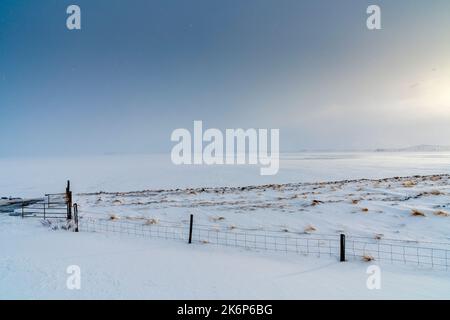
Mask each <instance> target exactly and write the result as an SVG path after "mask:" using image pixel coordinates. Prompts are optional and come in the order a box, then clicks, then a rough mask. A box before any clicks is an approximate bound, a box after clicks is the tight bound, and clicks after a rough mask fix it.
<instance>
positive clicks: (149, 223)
mask: <svg viewBox="0 0 450 320" xmlns="http://www.w3.org/2000/svg"><path fill="white" fill-rule="evenodd" d="M158 223H159V220H158V219H153V218H152V219H147V220H145V225H147V226H150V225H154V224H158Z"/></svg>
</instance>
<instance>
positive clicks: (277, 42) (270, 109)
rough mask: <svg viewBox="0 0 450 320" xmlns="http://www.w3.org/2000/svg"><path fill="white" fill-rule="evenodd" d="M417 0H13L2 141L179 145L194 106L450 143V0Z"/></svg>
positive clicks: (1, 84) (206, 111) (407, 140)
mask: <svg viewBox="0 0 450 320" xmlns="http://www.w3.org/2000/svg"><path fill="white" fill-rule="evenodd" d="M411 2H412V1H406V0H397V1H361V0H342V1H331V0H328V1H323V0H319V1H300V0H246V1H240V0H239V1H238V0H228V1H217V0H161V1H159V0H158V1H153V0H152V1H144V0H129V1H117V0H116V1H113V0H89V1H83V0H71V1H61V0H42V1H33V0H20V1H18V0H2V1H1V2H0V138H1V141H2V142H1V144H0V156H11V155H25V156H33V155H43V154H71V153H78V154H93V153H95V154H99V153H100V154H101V153H105V152H168V151H170V149H171V147H172V145H173V144H172V143H171V141H170V134H171V132H172V131H173V130H174V129H176V128H181V127H184V128H191V127H192V124H193V121H194V120H203V122H204V126H205V127H217V128H221V129H225V128H239V127H243V128H279V129H280V139H281V140H280V145H281V149H282V150H283V151H296V150H300V149H304V148H307V149H309V148H314V149H324V148H335V149H349V148H376V147H397V146H405V145H412V144H421V143H428V144H450V143H448V137H449V136H450V94H449V92H450V90H449V87H450V59H449V57H450V2H449V1H447V0H441V1H439V0H432V1H414V3H411ZM70 4H78V5H79V6H80V7H81V10H82V30H80V31H69V30H67V29H66V25H65V20H66V18H67V15H66V13H65V11H66V8H67V6H68V5H70ZM369 4H378V5H380V6H381V9H382V27H383V29H382V30H378V31H369V30H367V28H366V17H367V15H366V13H365V11H366V8H367V6H368V5H369Z"/></svg>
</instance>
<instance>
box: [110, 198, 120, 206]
mask: <svg viewBox="0 0 450 320" xmlns="http://www.w3.org/2000/svg"><path fill="white" fill-rule="evenodd" d="M112 203H113V204H114V205H121V204H122V201H121V200H119V199H116V200H114V201H113V202H112Z"/></svg>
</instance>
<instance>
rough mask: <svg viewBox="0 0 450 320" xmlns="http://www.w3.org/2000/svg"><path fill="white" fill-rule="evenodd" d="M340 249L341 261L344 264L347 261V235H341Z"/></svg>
mask: <svg viewBox="0 0 450 320" xmlns="http://www.w3.org/2000/svg"><path fill="white" fill-rule="evenodd" d="M340 248H341V252H340V261H341V262H344V261H345V234H341V241H340Z"/></svg>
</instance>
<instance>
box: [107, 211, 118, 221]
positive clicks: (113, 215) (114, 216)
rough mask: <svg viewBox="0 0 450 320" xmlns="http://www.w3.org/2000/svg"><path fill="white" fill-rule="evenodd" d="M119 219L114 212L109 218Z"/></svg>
mask: <svg viewBox="0 0 450 320" xmlns="http://www.w3.org/2000/svg"><path fill="white" fill-rule="evenodd" d="M119 219H120V217H119V216H118V215H116V214H114V213H113V214H110V215H109V220H113V221H114V220H119Z"/></svg>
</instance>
